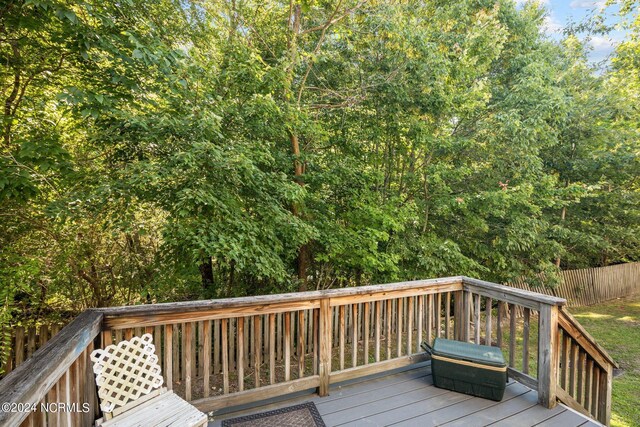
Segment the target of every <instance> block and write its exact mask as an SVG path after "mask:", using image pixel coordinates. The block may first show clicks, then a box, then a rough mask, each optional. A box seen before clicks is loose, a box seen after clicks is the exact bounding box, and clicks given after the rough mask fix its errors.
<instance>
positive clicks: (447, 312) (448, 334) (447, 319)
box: [444, 292, 451, 339]
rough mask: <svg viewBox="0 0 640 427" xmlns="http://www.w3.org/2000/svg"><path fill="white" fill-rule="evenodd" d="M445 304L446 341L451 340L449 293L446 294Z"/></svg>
mask: <svg viewBox="0 0 640 427" xmlns="http://www.w3.org/2000/svg"><path fill="white" fill-rule="evenodd" d="M445 304H446V306H445V318H444V320H445V324H444V337H445V338H447V339H451V331H450V330H451V292H447V298H446V302H445Z"/></svg>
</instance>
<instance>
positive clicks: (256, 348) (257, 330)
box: [253, 315, 262, 388]
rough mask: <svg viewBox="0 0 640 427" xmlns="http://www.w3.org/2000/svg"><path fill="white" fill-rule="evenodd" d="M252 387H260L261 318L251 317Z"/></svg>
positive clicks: (258, 316)
mask: <svg viewBox="0 0 640 427" xmlns="http://www.w3.org/2000/svg"><path fill="white" fill-rule="evenodd" d="M253 328H254V331H253V339H254V341H253V342H254V345H253V353H255V354H254V355H253V357H254V359H253V387H254V388H258V387H260V366H261V365H262V316H260V315H257V316H253Z"/></svg>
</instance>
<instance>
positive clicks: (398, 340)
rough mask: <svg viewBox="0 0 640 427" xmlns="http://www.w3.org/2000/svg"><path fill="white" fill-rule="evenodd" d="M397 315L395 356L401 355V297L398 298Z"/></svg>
mask: <svg viewBox="0 0 640 427" xmlns="http://www.w3.org/2000/svg"><path fill="white" fill-rule="evenodd" d="M397 301H398V313H397V314H398V317H397V320H396V326H397V328H396V351H397V356H398V357H400V356H402V319H403V317H402V306H403V304H402V298H401V299H398V300H397Z"/></svg>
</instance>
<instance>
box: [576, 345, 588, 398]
mask: <svg viewBox="0 0 640 427" xmlns="http://www.w3.org/2000/svg"><path fill="white" fill-rule="evenodd" d="M586 361H587V353H586V352H584V351H582V350H580V352H579V355H578V390H577V392H576V400H577V401H578V402H579V403H580V404H581V405H582V406H585V405H584V382H585V381H584V380H585V364H586Z"/></svg>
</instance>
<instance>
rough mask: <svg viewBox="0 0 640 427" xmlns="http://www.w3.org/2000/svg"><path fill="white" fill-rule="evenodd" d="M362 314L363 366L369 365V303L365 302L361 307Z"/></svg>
mask: <svg viewBox="0 0 640 427" xmlns="http://www.w3.org/2000/svg"><path fill="white" fill-rule="evenodd" d="M363 310H364V313H363V314H362V317H363V319H364V328H363V329H364V331H363V334H362V344H363V349H364V364H365V365H368V364H369V303H368V302H365V303H364V306H363Z"/></svg>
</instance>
